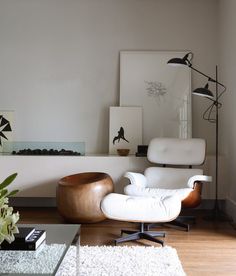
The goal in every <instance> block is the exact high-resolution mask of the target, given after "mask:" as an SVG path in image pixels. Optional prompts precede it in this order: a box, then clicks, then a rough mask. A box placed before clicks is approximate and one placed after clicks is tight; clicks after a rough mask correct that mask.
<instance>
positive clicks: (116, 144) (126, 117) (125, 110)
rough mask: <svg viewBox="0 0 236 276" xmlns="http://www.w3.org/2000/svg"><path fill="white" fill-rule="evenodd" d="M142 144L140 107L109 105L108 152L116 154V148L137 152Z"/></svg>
mask: <svg viewBox="0 0 236 276" xmlns="http://www.w3.org/2000/svg"><path fill="white" fill-rule="evenodd" d="M141 144H142V107H114V106H111V107H110V122H109V154H115V155H117V149H129V150H130V151H129V154H131V155H132V154H135V153H136V152H137V146H138V145H141Z"/></svg>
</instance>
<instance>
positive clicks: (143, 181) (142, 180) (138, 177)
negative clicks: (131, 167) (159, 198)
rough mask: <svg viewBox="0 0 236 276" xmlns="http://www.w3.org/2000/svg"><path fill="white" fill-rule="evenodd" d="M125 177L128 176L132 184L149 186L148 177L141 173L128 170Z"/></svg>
mask: <svg viewBox="0 0 236 276" xmlns="http://www.w3.org/2000/svg"><path fill="white" fill-rule="evenodd" d="M124 177H126V178H128V179H129V181H130V184H131V185H136V186H138V187H143V188H145V187H147V178H146V177H145V176H144V175H143V174H141V173H134V172H127V173H125V174H124Z"/></svg>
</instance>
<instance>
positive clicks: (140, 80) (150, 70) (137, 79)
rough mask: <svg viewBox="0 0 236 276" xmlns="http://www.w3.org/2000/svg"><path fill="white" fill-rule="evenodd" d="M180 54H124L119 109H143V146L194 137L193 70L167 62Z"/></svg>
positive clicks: (182, 52)
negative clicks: (163, 139)
mask: <svg viewBox="0 0 236 276" xmlns="http://www.w3.org/2000/svg"><path fill="white" fill-rule="evenodd" d="M186 53H187V52H186V51H181V52H176V51H174V52H173V51H169V52H163V51H121V52H120V106H142V107H143V143H144V144H147V145H148V144H149V142H150V140H151V139H152V138H155V137H178V138H190V137H192V116H191V70H190V69H189V68H188V67H187V66H182V67H181V66H179V67H174V66H170V65H167V61H168V60H169V59H171V58H174V57H183V56H184V55H185V54H186Z"/></svg>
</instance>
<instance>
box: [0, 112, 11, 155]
mask: <svg viewBox="0 0 236 276" xmlns="http://www.w3.org/2000/svg"><path fill="white" fill-rule="evenodd" d="M13 114H14V111H5V110H4V111H0V152H4V147H3V144H4V141H12V131H13Z"/></svg>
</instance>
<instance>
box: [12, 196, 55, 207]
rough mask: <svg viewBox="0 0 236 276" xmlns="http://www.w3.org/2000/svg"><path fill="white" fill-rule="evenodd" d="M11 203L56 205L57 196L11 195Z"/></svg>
mask: <svg viewBox="0 0 236 276" xmlns="http://www.w3.org/2000/svg"><path fill="white" fill-rule="evenodd" d="M9 204H10V206H13V207H56V206H57V205H56V198H55V197H11V198H9Z"/></svg>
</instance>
